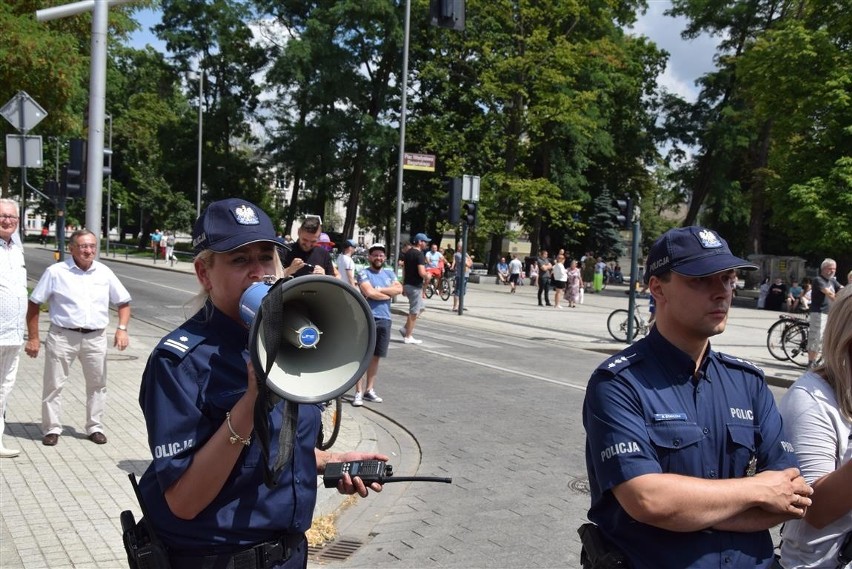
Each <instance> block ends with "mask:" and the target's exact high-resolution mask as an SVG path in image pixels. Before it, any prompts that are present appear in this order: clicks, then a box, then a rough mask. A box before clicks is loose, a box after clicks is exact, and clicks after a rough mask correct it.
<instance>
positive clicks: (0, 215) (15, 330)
mask: <svg viewBox="0 0 852 569" xmlns="http://www.w3.org/2000/svg"><path fill="white" fill-rule="evenodd" d="M17 230H18V204H17V203H16V202H15V201H14V200H10V199H5V198H4V199H0V458H13V457H16V456H18V455H19V454H20V453H21V451H20V450H18V449H10V448H6V447H4V446H3V444H2V436H3V431H4V430H5V428H6V422H5V419H6V406H7V404H8V402H9V394H10V393H11V392H12V387H14V385H15V379H16V378H17V375H18V360H19V358H20V355H21V346H23V345H24V315H25V314H26V313H27V268H26V267H25V266H24V249H23V247H22V246H21V243H20V239H19V238H18V235H17Z"/></svg>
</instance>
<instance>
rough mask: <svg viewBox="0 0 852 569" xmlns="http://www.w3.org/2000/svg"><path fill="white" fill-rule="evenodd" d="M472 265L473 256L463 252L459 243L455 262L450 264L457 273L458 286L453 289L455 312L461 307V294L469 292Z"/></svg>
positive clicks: (454, 255)
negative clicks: (468, 283) (468, 284)
mask: <svg viewBox="0 0 852 569" xmlns="http://www.w3.org/2000/svg"><path fill="white" fill-rule="evenodd" d="M462 258H464V262H462ZM471 267H473V258H472V257H471V256H470V255H469V254H468V253H464V254H462V244H461V243H458V244H457V245H456V252H455V253H454V254H453V262H452V264H451V265H450V270H451V271H453V272H454V273H455V275H456V276H455V281H456V286H455V288H454V290H453V312H457V311H458V309H459V295H461V296H464V295H465V294H466V293H467V282H468V280H470V269H471ZM465 310H467V309H465Z"/></svg>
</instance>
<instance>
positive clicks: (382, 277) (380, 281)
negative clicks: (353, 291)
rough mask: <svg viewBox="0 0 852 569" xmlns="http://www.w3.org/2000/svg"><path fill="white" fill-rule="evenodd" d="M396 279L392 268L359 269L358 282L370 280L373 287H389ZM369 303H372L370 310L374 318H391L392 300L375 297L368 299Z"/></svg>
mask: <svg viewBox="0 0 852 569" xmlns="http://www.w3.org/2000/svg"><path fill="white" fill-rule="evenodd" d="M395 280H396V275H395V274H393V271H392V270H390V269H385V268H382V269H380V270H379V271H376V272H373V271H372V270H371V269H361V270H360V271H358V284H361V283H363V282H369V283H370V284H371V285H373V288H387V287H389V286H391V285H393V283H394V281H395ZM367 304H369V305H370V310H371V311H372V312H373V318H375V319H376V320H390V319H391V311H390V304H391V303H390V300H376V299H373V298H368V299H367Z"/></svg>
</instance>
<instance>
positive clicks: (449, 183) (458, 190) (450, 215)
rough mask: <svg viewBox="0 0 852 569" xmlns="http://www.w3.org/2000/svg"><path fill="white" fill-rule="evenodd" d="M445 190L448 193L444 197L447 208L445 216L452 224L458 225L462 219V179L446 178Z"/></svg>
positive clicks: (444, 212)
mask: <svg viewBox="0 0 852 569" xmlns="http://www.w3.org/2000/svg"><path fill="white" fill-rule="evenodd" d="M444 190H445V191H446V193H447V195H446V197H445V198H444V202H445V209H444V211H443V216H444V218H445V219H446V220H447V221H449V222H450V223H451V224H452V225H458V223H459V220H460V219H461V195H462V179H461V178H446V179H445V180H444Z"/></svg>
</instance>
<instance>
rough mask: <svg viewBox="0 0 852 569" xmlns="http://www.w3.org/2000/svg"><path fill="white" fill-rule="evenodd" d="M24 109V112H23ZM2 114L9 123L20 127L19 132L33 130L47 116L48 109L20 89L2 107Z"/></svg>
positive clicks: (0, 112) (0, 113)
mask: <svg viewBox="0 0 852 569" xmlns="http://www.w3.org/2000/svg"><path fill="white" fill-rule="evenodd" d="M22 110H23V112H21V111H22ZM0 115H3V118H5V119H6V120H7V121H9V124H11V125H12V126H13V127H15V128H16V129H18V131H19V132H22V131H25V130H32V129H33V128H35V126H36V125H37V124H38V123H40V122H41V121H42V119H44V117H46V116H47V111H45V110H44V109H42V108H41V106H40V105H39V104H38V103H36V102H35V99H33V98H32V97H30V96H29V95H27V93H26V92H24V91H18V94H17V95H15V96H14V97H12V98H11V99H9V101H8V102H7V103H6V104H5V105H3V108H2V109H0Z"/></svg>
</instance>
